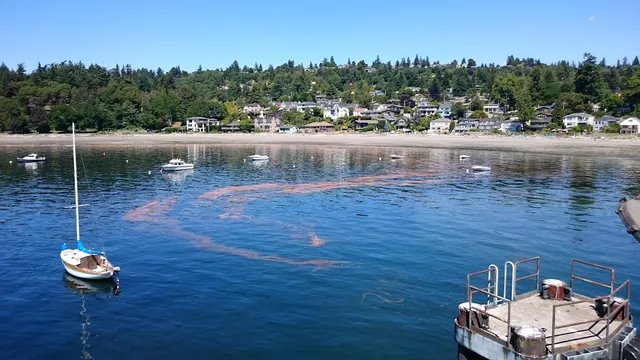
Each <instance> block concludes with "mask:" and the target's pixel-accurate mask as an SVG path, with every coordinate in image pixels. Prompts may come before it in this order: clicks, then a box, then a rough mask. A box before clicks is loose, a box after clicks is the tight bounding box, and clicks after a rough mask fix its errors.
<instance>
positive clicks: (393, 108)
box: [385, 104, 403, 114]
mask: <svg viewBox="0 0 640 360" xmlns="http://www.w3.org/2000/svg"><path fill="white" fill-rule="evenodd" d="M402 110H403V108H402V106H400V105H396V104H387V109H386V110H385V112H387V113H393V114H400V113H402Z"/></svg>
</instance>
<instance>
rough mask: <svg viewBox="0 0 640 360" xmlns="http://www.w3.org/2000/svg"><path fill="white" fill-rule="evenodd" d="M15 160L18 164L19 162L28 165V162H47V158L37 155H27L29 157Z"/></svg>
mask: <svg viewBox="0 0 640 360" xmlns="http://www.w3.org/2000/svg"><path fill="white" fill-rule="evenodd" d="M16 160H17V161H18V162H21V163H28V162H40V161H45V160H47V158H46V157H44V156H38V154H29V155H27V156H25V157H19V158H16Z"/></svg>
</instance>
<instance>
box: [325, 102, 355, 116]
mask: <svg viewBox="0 0 640 360" xmlns="http://www.w3.org/2000/svg"><path fill="white" fill-rule="evenodd" d="M322 114H323V116H324V117H327V118H331V119H333V120H335V119H337V118H341V117H347V116H349V108H348V107H346V106H341V105H340V104H333V105H327V106H325V107H324V108H323V109H322Z"/></svg>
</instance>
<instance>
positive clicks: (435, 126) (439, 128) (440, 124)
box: [429, 118, 452, 133]
mask: <svg viewBox="0 0 640 360" xmlns="http://www.w3.org/2000/svg"><path fill="white" fill-rule="evenodd" d="M451 121H452V120H451V119H447V118H440V119H437V120H433V121H431V123H430V124H429V130H431V131H432V132H436V133H448V132H449V126H451Z"/></svg>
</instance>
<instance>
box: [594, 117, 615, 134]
mask: <svg viewBox="0 0 640 360" xmlns="http://www.w3.org/2000/svg"><path fill="white" fill-rule="evenodd" d="M618 122H620V119H619V118H617V117H614V116H611V115H605V116H603V117H599V118H595V119H594V120H593V131H605V129H606V128H607V126H609V124H611V123H618Z"/></svg>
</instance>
